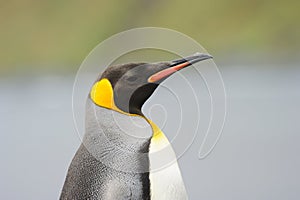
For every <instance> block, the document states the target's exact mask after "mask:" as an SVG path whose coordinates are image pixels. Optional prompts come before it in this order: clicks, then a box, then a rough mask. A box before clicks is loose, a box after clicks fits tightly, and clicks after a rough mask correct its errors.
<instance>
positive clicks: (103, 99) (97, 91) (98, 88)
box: [90, 78, 115, 109]
mask: <svg viewBox="0 0 300 200" xmlns="http://www.w3.org/2000/svg"><path fill="white" fill-rule="evenodd" d="M90 95H91V99H92V100H93V101H94V103H95V104H97V105H98V106H102V107H105V108H110V109H114V108H115V104H114V93H113V88H112V85H111V83H110V82H109V80H108V79H106V78H104V79H101V80H100V81H98V82H96V83H95V84H94V85H93V87H92V89H91V93H90Z"/></svg>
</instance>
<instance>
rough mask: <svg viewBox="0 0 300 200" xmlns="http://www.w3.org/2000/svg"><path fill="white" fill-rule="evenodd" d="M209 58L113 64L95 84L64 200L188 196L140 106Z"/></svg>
mask: <svg viewBox="0 0 300 200" xmlns="http://www.w3.org/2000/svg"><path fill="white" fill-rule="evenodd" d="M209 58H212V56H210V55H207V54H201V53H196V54H194V55H191V56H188V57H185V58H183V59H177V60H174V61H170V62H158V63H129V64H120V65H113V66H109V67H108V68H107V69H106V70H105V71H104V72H103V73H102V75H100V78H98V80H96V81H95V83H94V85H93V86H92V87H91V90H90V93H89V96H88V98H87V103H86V116H85V118H86V119H85V134H84V137H83V140H82V144H81V145H80V147H79V149H78V151H77V152H76V154H75V156H74V158H73V160H72V162H71V164H70V167H69V169H68V172H67V176H66V179H65V183H64V186H63V189H62V192H61V196H60V199H61V200H85V199H90V200H94V199H95V200H96V199H101V200H127V199H128V200H140V199H141V200H184V199H188V195H187V192H186V189H185V185H184V182H183V179H182V176H181V172H180V169H179V166H178V163H177V161H176V156H175V153H174V151H173V149H172V147H171V145H170V143H169V141H168V139H167V137H166V136H165V135H164V134H163V132H162V131H161V130H160V128H159V127H158V126H157V125H156V124H155V123H154V122H152V121H151V120H150V119H148V118H147V117H146V116H145V115H144V114H143V112H142V106H143V104H144V103H145V102H146V101H147V99H148V98H149V97H150V96H151V95H152V94H153V92H154V91H155V90H156V89H157V87H158V86H159V84H161V83H162V82H163V81H164V80H166V79H167V78H168V77H170V76H171V75H172V74H174V73H175V72H177V71H179V70H181V69H183V68H186V67H188V66H190V65H192V64H194V63H196V62H199V61H202V60H206V59H209ZM137 124H138V126H137ZM166 149H167V150H166ZM166 160H167V161H166ZM172 160H173V161H174V162H170V161H172ZM164 162H165V163H164ZM162 166H163V167H162Z"/></svg>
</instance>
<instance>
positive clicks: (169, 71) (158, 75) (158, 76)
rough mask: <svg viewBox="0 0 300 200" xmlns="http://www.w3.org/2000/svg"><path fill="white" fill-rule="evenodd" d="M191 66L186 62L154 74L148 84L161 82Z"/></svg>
mask: <svg viewBox="0 0 300 200" xmlns="http://www.w3.org/2000/svg"><path fill="white" fill-rule="evenodd" d="M189 65H191V63H189V62H184V63H181V64H178V65H175V66H173V67H170V68H167V69H164V70H162V71H159V72H157V73H155V74H153V75H152V76H150V77H149V78H148V82H149V83H153V82H156V81H159V80H160V79H162V78H165V77H167V76H169V75H171V74H173V73H175V72H176V71H179V70H180V69H182V68H184V67H187V66H189Z"/></svg>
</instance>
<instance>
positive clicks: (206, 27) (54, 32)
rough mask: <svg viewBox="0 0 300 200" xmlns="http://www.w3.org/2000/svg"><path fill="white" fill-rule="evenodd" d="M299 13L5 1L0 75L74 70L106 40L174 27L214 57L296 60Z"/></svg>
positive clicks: (239, 6)
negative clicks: (248, 55) (133, 31)
mask: <svg viewBox="0 0 300 200" xmlns="http://www.w3.org/2000/svg"><path fill="white" fill-rule="evenodd" d="M299 8H300V2H299V1H292V0H289V1H280V0H260V1H258V0H239V1H238V0H224V1H214V0H212V1H201V0H189V1H182V0H181V1H180V0H161V1H159V0H127V1H114V0H111V1H83V0H81V1H76V0H73V1H71V0H65V1H59V0H52V1H50V0H44V1H43V0H42V1H38V0H11V1H4V0H0V27H1V31H0V44H1V48H0V71H2V72H3V71H14V70H20V69H21V68H26V67H34V69H38V68H55V67H57V68H58V67H60V66H65V67H69V68H70V69H76V68H78V65H79V64H80V63H81V61H82V60H83V59H84V58H85V56H86V55H87V54H88V53H89V52H90V51H91V50H92V49H93V47H95V46H96V45H97V44H98V43H99V42H101V41H102V40H104V39H106V38H108V37H109V36H111V35H112V34H115V33H118V32H120V31H123V30H126V29H129V28H134V27H141V26H159V27H165V28H171V29H175V30H177V31H180V32H182V33H185V34H187V35H189V36H191V37H193V38H194V39H196V40H197V41H198V42H199V43H201V44H202V45H203V46H204V47H205V48H206V49H207V50H208V51H209V52H210V53H211V54H214V55H216V54H217V55H225V56H226V55H230V54H231V53H238V54H243V53H245V54H246V53H255V54H259V53H271V54H272V53H274V54H278V55H280V54H282V53H284V54H289V55H290V54H295V55H296V54H297V53H299V49H300V48H299V47H300V40H299V35H300V23H299V20H300V12H299Z"/></svg>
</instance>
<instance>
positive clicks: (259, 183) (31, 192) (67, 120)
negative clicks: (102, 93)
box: [0, 66, 300, 200]
mask: <svg viewBox="0 0 300 200" xmlns="http://www.w3.org/2000/svg"><path fill="white" fill-rule="evenodd" d="M221 73H222V76H223V79H224V82H225V86H226V89H227V97H228V108H227V109H228V113H227V119H226V125H225V127H224V131H223V135H222V137H221V140H220V142H219V143H218V145H217V146H216V148H215V149H214V151H213V153H212V154H211V155H210V156H209V157H207V158H206V159H204V160H198V159H197V153H198V150H199V146H197V145H192V146H191V148H190V149H189V150H188V151H187V152H186V153H185V154H184V156H183V157H182V158H181V159H180V160H179V163H180V166H181V168H182V173H183V176H184V180H185V182H186V185H187V189H188V192H189V195H190V198H191V199H206V200H217V199H224V200H225V199H228V200H235V199H236V200H239V199H244V200H246V199H249V200H250V199H256V200H265V199H273V200H275V199H289V200H293V199H295V200H296V199H299V197H300V183H299V180H300V172H299V169H300V157H299V152H300V145H299V141H300V133H299V130H300V123H299V113H300V103H299V102H300V90H299V89H300V87H299V86H300V68H299V67H298V66H278V67H274V66H273V67H269V66H230V67H229V66H227V67H224V68H222V69H221ZM187 75H188V76H191V77H190V78H192V76H193V75H192V74H187ZM73 80H74V76H71V75H70V76H69V77H64V76H34V77H16V78H6V79H1V80H0V91H1V92H0V111H1V115H0V117H1V118H0V120H1V126H0V133H1V140H0V149H1V151H0V155H1V165H0V199H23V200H26V199H28V200H33V199H43V200H47V199H49V200H50V199H58V196H59V193H60V190H61V187H62V184H63V181H64V178H65V175H66V170H67V168H68V165H69V163H70V160H71V159H72V157H73V155H74V153H75V151H76V149H77V148H78V146H79V144H80V138H79V137H78V135H77V133H76V132H75V129H74V124H73V118H72V106H71V95H72V85H73ZM173 82H174V83H175V82H176V81H173ZM171 86H172V84H171ZM174 87H175V86H174ZM158 93H159V92H158ZM157 96H158V97H159V95H157ZM158 97H157V98H155V97H154V98H153V99H151V102H157V101H159V99H158ZM200 103H201V102H200ZM186 109H188V108H187V107H186ZM170 119H172V118H170ZM170 119H169V118H168V120H170ZM171 121H172V120H171ZM166 129H167V128H166ZM166 134H167V135H168V136H169V137H172V135H170V133H168V132H166Z"/></svg>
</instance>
